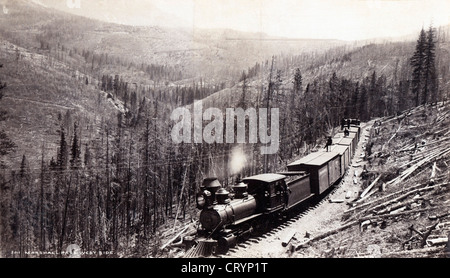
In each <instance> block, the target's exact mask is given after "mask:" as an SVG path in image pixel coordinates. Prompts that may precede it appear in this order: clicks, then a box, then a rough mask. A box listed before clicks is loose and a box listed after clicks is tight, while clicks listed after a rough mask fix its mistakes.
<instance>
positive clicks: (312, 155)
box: [287, 151, 323, 166]
mask: <svg viewBox="0 0 450 278" xmlns="http://www.w3.org/2000/svg"><path fill="white" fill-rule="evenodd" d="M322 153H323V152H322V151H318V152H313V153H310V154H308V155H307V156H304V157H302V158H300V159H299V160H296V161H294V162H292V163H289V164H288V165H287V166H292V165H299V164H304V163H307V162H309V161H311V160H313V159H315V158H316V157H318V156H321V155H322Z"/></svg>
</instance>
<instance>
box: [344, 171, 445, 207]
mask: <svg viewBox="0 0 450 278" xmlns="http://www.w3.org/2000/svg"><path fill="white" fill-rule="evenodd" d="M446 177H447V176H446V175H440V176H439V177H436V179H443V178H446ZM428 184H429V183H428V182H427V183H420V184H416V185H414V186H411V187H407V188H403V189H401V190H400V191H396V192H393V193H391V194H388V195H386V196H382V197H380V198H378V199H374V200H372V201H369V202H367V203H364V204H360V205H357V206H354V207H352V208H349V209H348V210H346V211H345V212H344V213H350V212H353V211H355V210H358V209H364V208H365V207H368V206H370V205H373V204H374V203H377V202H381V201H383V200H389V199H390V198H392V197H394V196H396V195H398V194H402V193H403V192H405V191H407V190H409V191H410V190H415V189H417V188H420V187H424V186H427V185H428ZM372 192H375V191H371V193H372ZM369 194H370V193H369ZM366 197H368V196H367V195H366ZM361 201H363V199H359V200H358V201H357V203H359V202H361Z"/></svg>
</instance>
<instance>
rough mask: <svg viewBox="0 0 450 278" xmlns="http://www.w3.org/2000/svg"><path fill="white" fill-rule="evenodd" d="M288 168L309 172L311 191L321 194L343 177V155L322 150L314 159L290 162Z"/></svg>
mask: <svg viewBox="0 0 450 278" xmlns="http://www.w3.org/2000/svg"><path fill="white" fill-rule="evenodd" d="M288 170H289V171H306V172H308V173H309V174H310V184H311V192H312V193H314V194H317V195H320V194H322V193H323V192H324V191H325V190H327V189H328V188H329V187H330V186H331V185H332V184H334V183H335V182H336V181H337V180H338V179H339V178H340V177H341V157H340V155H339V154H338V153H336V152H320V155H317V156H316V157H315V158H313V159H308V160H307V161H302V160H298V161H296V162H293V163H291V164H289V165H288Z"/></svg>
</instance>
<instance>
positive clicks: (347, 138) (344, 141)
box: [338, 137, 353, 145]
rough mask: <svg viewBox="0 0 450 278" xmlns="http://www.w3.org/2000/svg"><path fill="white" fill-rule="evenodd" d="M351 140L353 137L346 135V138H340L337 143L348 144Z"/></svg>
mask: <svg viewBox="0 0 450 278" xmlns="http://www.w3.org/2000/svg"><path fill="white" fill-rule="evenodd" d="M352 141H353V138H349V137H346V138H342V139H341V141H340V142H339V143H338V144H340V145H350V144H351V143H352Z"/></svg>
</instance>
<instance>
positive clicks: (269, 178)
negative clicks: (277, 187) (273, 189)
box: [242, 173, 286, 183]
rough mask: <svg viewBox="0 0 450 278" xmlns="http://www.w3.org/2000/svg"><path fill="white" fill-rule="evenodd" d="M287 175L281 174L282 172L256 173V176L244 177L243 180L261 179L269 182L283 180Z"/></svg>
mask: <svg viewBox="0 0 450 278" xmlns="http://www.w3.org/2000/svg"><path fill="white" fill-rule="evenodd" d="M285 178H286V176H285V175H280V174H272V173H270V174H259V175H255V176H251V177H246V178H244V179H242V181H244V182H245V181H261V182H267V183H271V182H274V181H278V180H282V179H285Z"/></svg>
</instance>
